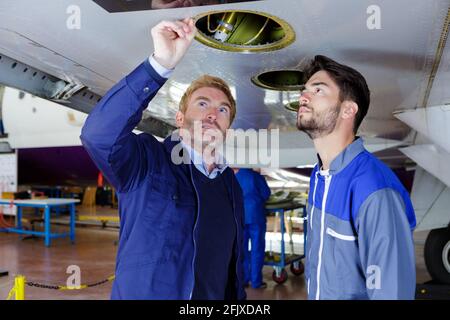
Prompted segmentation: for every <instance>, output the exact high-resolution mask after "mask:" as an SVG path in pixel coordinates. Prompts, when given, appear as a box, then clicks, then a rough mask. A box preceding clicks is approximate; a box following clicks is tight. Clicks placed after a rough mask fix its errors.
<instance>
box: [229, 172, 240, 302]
mask: <svg viewBox="0 0 450 320" xmlns="http://www.w3.org/2000/svg"><path fill="white" fill-rule="evenodd" d="M231 197H232V200H233V216H234V222H235V224H236V240H237V241H236V242H239V224H238V221H237V218H236V206H235V202H234V189H233V179H231ZM236 248H237V251H238V255H237V260H236V266H235V269H236V279H237V282H238V284H239V271H238V265H239V258H240V256H241V250H239V244H238V243H236ZM238 294H239V288H236V299H237V298H238Z"/></svg>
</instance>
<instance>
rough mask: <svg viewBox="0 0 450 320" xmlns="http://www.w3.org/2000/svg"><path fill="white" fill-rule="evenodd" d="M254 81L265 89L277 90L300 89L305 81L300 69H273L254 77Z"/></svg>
mask: <svg viewBox="0 0 450 320" xmlns="http://www.w3.org/2000/svg"><path fill="white" fill-rule="evenodd" d="M252 82H253V83H254V84H255V85H257V86H258V87H261V88H263V89H270V90H276V91H298V90H300V89H302V88H303V85H304V83H305V81H304V74H303V72H302V71H300V70H291V69H287V70H273V71H266V72H262V73H260V74H258V75H256V76H254V77H252Z"/></svg>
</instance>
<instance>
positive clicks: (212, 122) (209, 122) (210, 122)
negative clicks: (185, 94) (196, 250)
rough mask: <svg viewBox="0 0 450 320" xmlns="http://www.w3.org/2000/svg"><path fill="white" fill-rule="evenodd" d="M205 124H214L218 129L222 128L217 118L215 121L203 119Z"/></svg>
mask: <svg viewBox="0 0 450 320" xmlns="http://www.w3.org/2000/svg"><path fill="white" fill-rule="evenodd" d="M205 124H207V125H210V126H211V125H212V126H214V127H216V129H219V130H220V127H219V124H218V123H217V121H215V120H214V121H208V120H204V121H202V126H203V125H205Z"/></svg>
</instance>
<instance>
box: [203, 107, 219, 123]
mask: <svg viewBox="0 0 450 320" xmlns="http://www.w3.org/2000/svg"><path fill="white" fill-rule="evenodd" d="M211 109H212V110H208V114H207V115H206V118H207V119H208V120H209V121H215V120H216V119H217V110H216V109H215V108H211Z"/></svg>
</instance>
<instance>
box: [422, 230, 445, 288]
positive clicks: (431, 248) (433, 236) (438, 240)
mask: <svg viewBox="0 0 450 320" xmlns="http://www.w3.org/2000/svg"><path fill="white" fill-rule="evenodd" d="M424 257H425V264H426V266H427V269H428V272H429V273H430V275H431V277H432V278H433V280H435V281H437V282H440V283H443V284H449V285H450V228H442V229H434V230H431V231H430V233H429V234H428V237H427V240H426V242H425V252H424Z"/></svg>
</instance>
